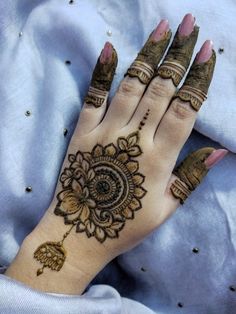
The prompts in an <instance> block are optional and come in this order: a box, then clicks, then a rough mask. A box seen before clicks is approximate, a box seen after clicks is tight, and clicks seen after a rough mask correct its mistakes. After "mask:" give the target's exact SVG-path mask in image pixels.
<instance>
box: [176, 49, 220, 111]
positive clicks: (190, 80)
mask: <svg viewBox="0 0 236 314" xmlns="http://www.w3.org/2000/svg"><path fill="white" fill-rule="evenodd" d="M215 62H216V54H215V51H214V50H213V51H212V56H211V58H210V59H209V60H208V61H207V62H204V63H197V61H196V59H195V61H194V62H193V65H192V67H191V69H190V71H189V73H188V76H187V78H186V80H185V83H184V85H183V86H182V87H181V88H180V89H179V90H178V92H177V93H176V94H175V96H174V98H180V99H181V100H182V101H185V102H189V103H190V105H191V107H192V108H193V109H194V110H195V111H198V110H199V109H200V108H201V105H202V103H203V102H204V101H205V100H206V99H207V92H208V89H209V86H210V83H211V80H212V76H213V72H214V67H215Z"/></svg>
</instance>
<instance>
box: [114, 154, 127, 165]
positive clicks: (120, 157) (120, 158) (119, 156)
mask: <svg viewBox="0 0 236 314" xmlns="http://www.w3.org/2000/svg"><path fill="white" fill-rule="evenodd" d="M117 159H118V160H119V161H121V162H122V163H125V162H126V161H127V160H128V159H129V156H128V154H127V153H120V154H119V155H118V156H117Z"/></svg>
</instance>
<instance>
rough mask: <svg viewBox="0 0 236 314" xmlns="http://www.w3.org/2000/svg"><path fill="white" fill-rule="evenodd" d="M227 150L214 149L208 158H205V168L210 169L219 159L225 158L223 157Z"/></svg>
mask: <svg viewBox="0 0 236 314" xmlns="http://www.w3.org/2000/svg"><path fill="white" fill-rule="evenodd" d="M228 152H229V151H228V150H227V149H216V150H214V151H213V152H212V153H211V154H210V156H208V157H207V159H206V160H205V161H204V163H205V166H206V167H207V168H208V169H210V168H211V167H213V166H215V165H216V164H217V163H218V162H219V161H220V160H221V159H223V158H224V157H225V155H227V154H228Z"/></svg>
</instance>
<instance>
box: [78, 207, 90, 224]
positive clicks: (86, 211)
mask: <svg viewBox="0 0 236 314" xmlns="http://www.w3.org/2000/svg"><path fill="white" fill-rule="evenodd" d="M89 215H90V210H89V208H88V206H87V205H84V206H83V209H82V211H81V214H80V220H81V221H82V222H83V223H84V222H85V221H86V220H87V219H88V218H89Z"/></svg>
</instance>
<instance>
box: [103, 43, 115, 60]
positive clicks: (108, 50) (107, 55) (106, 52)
mask: <svg viewBox="0 0 236 314" xmlns="http://www.w3.org/2000/svg"><path fill="white" fill-rule="evenodd" d="M112 51H113V46H112V44H111V43H109V42H108V41H107V42H106V43H105V45H104V48H103V50H102V53H101V56H100V62H101V63H103V64H105V63H109V62H110V61H111V59H112V58H111V56H112Z"/></svg>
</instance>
